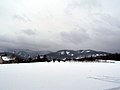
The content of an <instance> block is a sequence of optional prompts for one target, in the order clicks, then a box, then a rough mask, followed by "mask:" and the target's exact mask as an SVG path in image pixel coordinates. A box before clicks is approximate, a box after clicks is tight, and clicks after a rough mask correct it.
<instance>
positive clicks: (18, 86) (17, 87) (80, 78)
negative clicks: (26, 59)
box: [0, 62, 120, 90]
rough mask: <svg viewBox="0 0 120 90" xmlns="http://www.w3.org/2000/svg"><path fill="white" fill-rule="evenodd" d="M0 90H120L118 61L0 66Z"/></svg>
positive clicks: (119, 64) (119, 65)
mask: <svg viewBox="0 0 120 90" xmlns="http://www.w3.org/2000/svg"><path fill="white" fill-rule="evenodd" d="M0 90H120V62H116V63H97V62H96V63H89V62H87V63H85V62H83V63H82V62H79V63H78V62H65V63H64V62H60V63H58V62H55V63H52V62H50V63H46V62H45V63H44V62H42V63H26V64H0Z"/></svg>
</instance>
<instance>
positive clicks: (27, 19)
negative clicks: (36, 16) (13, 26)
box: [12, 14, 31, 22]
mask: <svg viewBox="0 0 120 90" xmlns="http://www.w3.org/2000/svg"><path fill="white" fill-rule="evenodd" d="M12 17H13V19H16V20H20V21H24V22H31V19H30V18H29V17H28V16H26V15H25V14H23V15H17V14H16V15H13V16H12Z"/></svg>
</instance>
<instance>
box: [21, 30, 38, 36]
mask: <svg viewBox="0 0 120 90" xmlns="http://www.w3.org/2000/svg"><path fill="white" fill-rule="evenodd" d="M21 32H22V33H24V34H26V35H30V36H34V35H38V32H37V31H36V30H35V29H34V30H33V29H23V30H21Z"/></svg>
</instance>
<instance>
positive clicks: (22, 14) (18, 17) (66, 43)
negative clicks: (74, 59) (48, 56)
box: [0, 0, 120, 52]
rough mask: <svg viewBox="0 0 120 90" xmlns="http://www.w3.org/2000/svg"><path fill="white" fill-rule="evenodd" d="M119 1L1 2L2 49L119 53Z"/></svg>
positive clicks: (28, 0) (45, 0)
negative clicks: (79, 50)
mask: <svg viewBox="0 0 120 90" xmlns="http://www.w3.org/2000/svg"><path fill="white" fill-rule="evenodd" d="M119 9H120V0H0V48H22V49H32V50H59V49H75V50H76V49H95V50H104V51H110V52H120V17H119V16H120V10H119Z"/></svg>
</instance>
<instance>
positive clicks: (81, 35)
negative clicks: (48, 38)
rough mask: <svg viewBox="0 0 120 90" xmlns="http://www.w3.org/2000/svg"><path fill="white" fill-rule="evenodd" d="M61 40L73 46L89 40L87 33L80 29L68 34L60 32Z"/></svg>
mask: <svg viewBox="0 0 120 90" xmlns="http://www.w3.org/2000/svg"><path fill="white" fill-rule="evenodd" d="M61 38H62V40H63V41H64V42H67V43H69V44H75V45H76V44H81V43H83V42H86V41H88V40H89V39H90V37H89V35H88V34H87V32H86V31H85V30H84V29H82V28H79V29H78V30H76V29H73V30H72V31H70V32H61Z"/></svg>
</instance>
